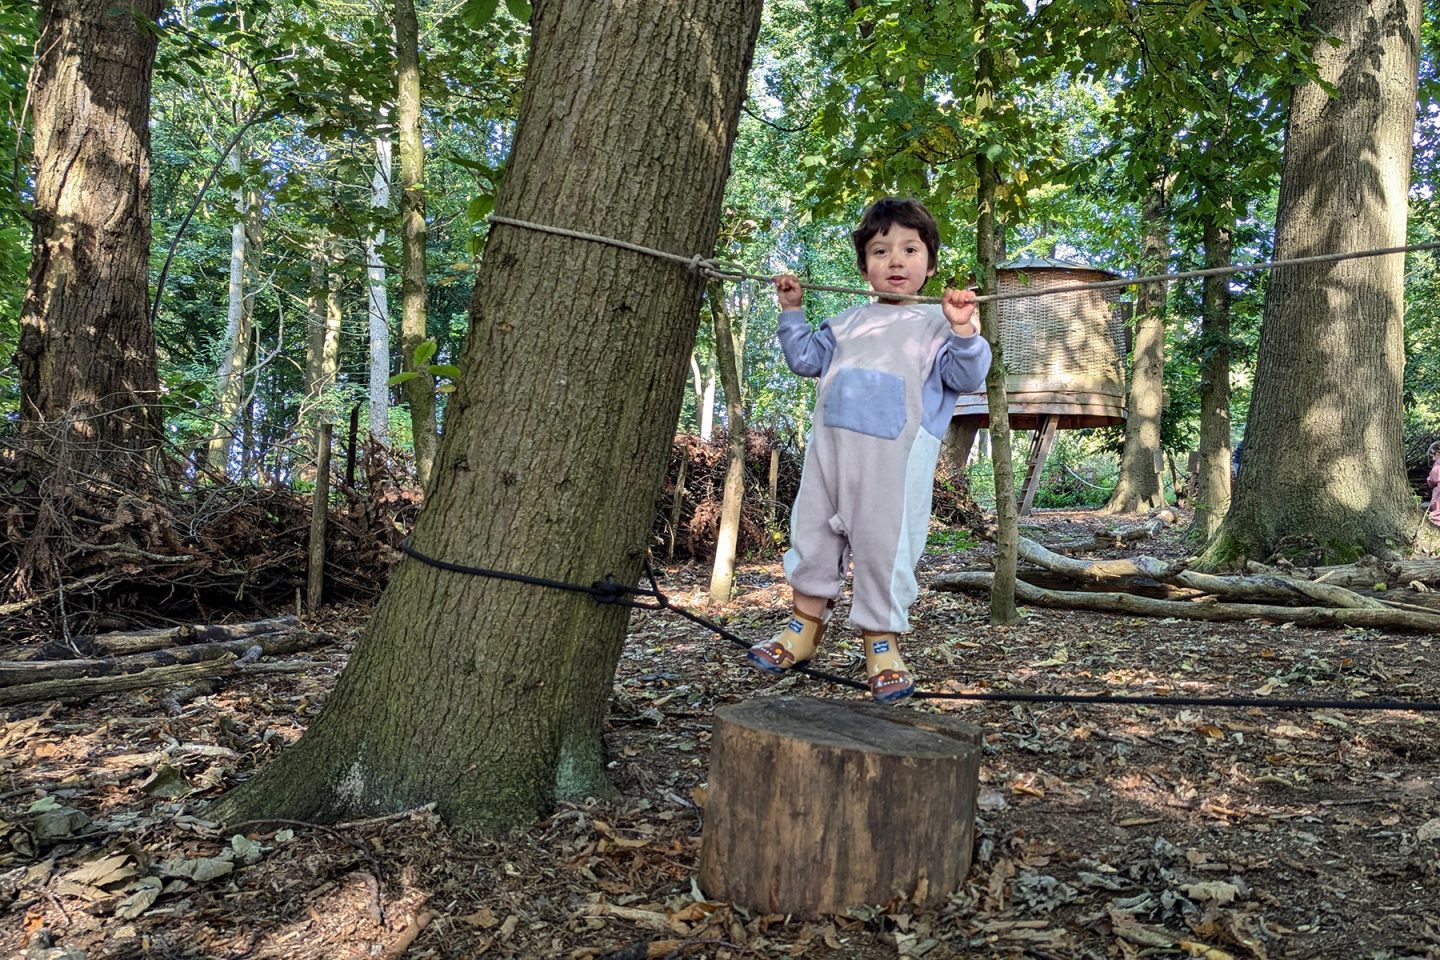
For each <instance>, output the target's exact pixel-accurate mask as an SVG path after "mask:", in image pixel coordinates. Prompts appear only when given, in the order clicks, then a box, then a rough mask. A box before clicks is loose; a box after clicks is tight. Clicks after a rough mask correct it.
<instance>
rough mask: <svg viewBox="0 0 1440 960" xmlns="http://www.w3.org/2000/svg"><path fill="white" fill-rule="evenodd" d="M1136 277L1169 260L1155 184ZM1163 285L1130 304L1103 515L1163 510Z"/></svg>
mask: <svg viewBox="0 0 1440 960" xmlns="http://www.w3.org/2000/svg"><path fill="white" fill-rule="evenodd" d="M1142 216H1143V218H1144V223H1145V240H1144V243H1145V249H1144V251H1143V253H1142V254H1141V263H1142V265H1143V269H1142V271H1141V272H1142V273H1163V272H1165V266H1166V263H1167V262H1168V261H1169V259H1170V239H1169V236H1170V234H1169V223H1168V221H1167V219H1166V213H1165V200H1164V187H1163V183H1162V182H1160V181H1157V182H1156V183H1155V185H1154V189H1153V190H1152V192H1151V194H1150V196H1149V197H1148V199H1147V200H1146V202H1145V210H1144V212H1143V214H1142ZM1167 289H1168V288H1167V285H1166V284H1163V283H1152V284H1146V285H1145V286H1143V287H1141V288H1140V290H1139V293H1137V294H1136V298H1135V362H1134V364H1133V365H1132V368H1131V374H1130V403H1129V409H1128V410H1127V416H1126V420H1125V449H1124V450H1123V452H1122V453H1121V454H1120V472H1119V475H1118V476H1117V477H1116V481H1115V489H1114V490H1113V491H1111V493H1110V499H1109V500H1108V501H1107V502H1106V504H1105V506H1104V507H1102V508H1101V511H1102V512H1103V513H1139V512H1142V511H1145V510H1153V509H1155V508H1156V507H1163V506H1165V490H1164V488H1163V487H1162V486H1161V483H1160V471H1159V470H1158V469H1156V465H1157V464H1158V463H1159V457H1160V418H1161V416H1162V409H1161V408H1162V406H1163V404H1164V397H1165V384H1164V379H1165V295H1166V291H1167Z"/></svg>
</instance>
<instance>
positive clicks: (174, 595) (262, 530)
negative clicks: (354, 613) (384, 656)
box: [0, 439, 419, 641]
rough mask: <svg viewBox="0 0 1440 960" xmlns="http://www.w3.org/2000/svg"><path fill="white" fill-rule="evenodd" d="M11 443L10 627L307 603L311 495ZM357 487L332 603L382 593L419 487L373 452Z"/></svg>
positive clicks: (10, 634)
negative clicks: (120, 466) (101, 464)
mask: <svg viewBox="0 0 1440 960" xmlns="http://www.w3.org/2000/svg"><path fill="white" fill-rule="evenodd" d="M56 449H57V448H56V447H55V446H54V445H51V446H50V447H47V448H46V449H44V450H38V449H33V448H28V447H26V446H25V445H24V444H23V443H22V442H20V441H17V440H13V439H12V440H8V441H6V442H5V445H4V448H3V450H0V571H4V573H3V575H0V637H5V638H8V639H11V640H14V641H21V640H27V639H29V638H32V637H36V636H43V637H69V636H71V635H72V634H80V633H90V632H95V631H97V630H104V629H111V628H121V627H131V626H139V625H145V624H157V623H165V622H170V623H174V622H176V621H208V620H211V619H213V618H215V617H217V616H220V615H223V614H243V615H263V614H269V613H272V612H274V611H277V610H283V609H293V608H294V606H295V602H296V592H297V590H299V589H301V588H303V586H304V584H305V558H306V552H305V548H306V538H307V536H308V531H309V525H310V495H309V494H308V493H299V492H296V491H294V490H292V489H290V488H289V487H284V486H278V485H272V486H265V487H256V486H241V485H235V484H228V483H224V482H216V480H215V478H209V477H203V476H202V477H196V476H195V475H194V473H193V472H191V473H189V474H188V475H187V473H186V471H185V468H184V467H183V465H177V464H176V463H175V462H173V461H171V462H161V463H156V464H148V463H142V462H140V461H132V462H130V463H129V465H128V467H127V471H128V472H127V473H126V474H124V475H123V476H121V475H117V474H116V473H114V472H110V473H105V474H101V473H100V472H98V471H95V470H93V469H92V470H90V471H88V472H82V471H81V470H78V469H71V468H70V467H69V465H68V464H67V463H66V462H65V460H64V457H63V452H62V453H60V454H58V455H57V452H56ZM367 460H368V470H367V473H368V481H367V483H366V484H365V486H364V488H363V489H358V490H357V489H351V488H347V487H345V485H344V484H340V485H339V491H338V492H337V494H336V495H335V497H334V500H333V501H332V504H333V506H332V510H331V515H330V521H329V531H328V534H327V537H326V541H327V545H326V549H327V561H326V578H325V579H326V583H325V599H326V601H327V602H337V601H349V600H360V601H365V600H370V599H373V598H374V597H376V596H377V595H378V594H379V591H380V589H381V588H382V587H383V586H384V583H385V580H386V578H387V576H388V572H389V569H390V567H391V565H392V564H393V563H394V562H395V560H396V559H397V557H398V551H397V549H396V548H397V546H398V544H399V542H400V539H401V538H402V536H403V533H402V531H403V530H406V529H408V528H409V527H410V525H411V524H412V523H413V521H414V517H415V515H416V513H417V512H418V510H419V492H418V491H417V490H416V489H415V488H414V486H413V484H409V483H407V482H405V478H403V477H401V476H398V475H397V473H396V468H393V467H390V466H387V465H386V462H385V460H384V458H382V457H379V456H370V457H368V458H367Z"/></svg>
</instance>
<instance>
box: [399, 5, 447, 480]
mask: <svg viewBox="0 0 1440 960" xmlns="http://www.w3.org/2000/svg"><path fill="white" fill-rule="evenodd" d="M418 44H419V28H418V27H417V25H416V22H415V0H395V53H396V60H397V62H398V64H399V68H398V71H397V74H398V93H397V97H396V111H395V120H396V139H397V140H398V142H399V143H398V145H399V148H400V311H401V312H400V362H401V367H402V369H404V370H407V371H414V372H415V374H416V376H415V377H413V378H411V379H410V380H407V381H405V384H404V388H403V389H404V391H405V400H406V402H407V403H408V404H409V406H410V432H411V433H412V434H413V435H414V438H415V472H416V474H417V475H418V476H419V479H420V486H421V487H428V486H429V485H430V474H431V470H432V468H433V466H434V463H435V448H436V446H438V441H437V438H436V436H435V378H434V377H432V376H431V375H430V373H429V371H428V369H426V370H422V369H420V368H419V367H418V366H417V365H416V363H415V349H416V348H417V347H419V346H420V344H422V343H424V342H425V319H426V315H427V310H426V304H425V232H426V231H425V144H424V142H423V141H422V140H421V138H420V50H419V46H418Z"/></svg>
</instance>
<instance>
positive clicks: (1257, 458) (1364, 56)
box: [1204, 0, 1420, 565]
mask: <svg viewBox="0 0 1440 960" xmlns="http://www.w3.org/2000/svg"><path fill="white" fill-rule="evenodd" d="M1306 19H1307V25H1308V26H1309V27H1311V28H1314V29H1316V30H1317V35H1319V36H1322V37H1324V38H1325V39H1322V40H1320V41H1318V42H1317V43H1316V44H1315V49H1314V57H1315V61H1316V68H1317V70H1318V71H1319V75H1320V77H1321V79H1322V80H1324V81H1325V82H1326V83H1328V84H1331V85H1333V86H1334V88H1335V89H1336V91H1337V96H1335V97H1334V98H1331V97H1329V96H1328V95H1327V94H1326V92H1325V90H1324V89H1323V88H1322V87H1321V86H1320V85H1319V84H1318V83H1305V84H1302V85H1300V86H1299V87H1298V88H1297V89H1296V90H1295V93H1294V96H1293V97H1292V99H1291V105H1290V118H1289V122H1288V123H1287V125H1286V135H1285V169H1284V172H1283V173H1282V175H1281V178H1280V201H1279V207H1278V209H1277V212H1276V224H1275V258H1276V259H1284V258H1288V257H1303V256H1306V255H1308V254H1318V253H1331V252H1340V251H1350V250H1363V249H1368V248H1373V247H1390V246H1398V245H1400V244H1403V243H1404V242H1405V227H1406V194H1407V192H1408V190H1409V183H1410V154H1411V133H1412V131H1413V129H1414V125H1415V85H1416V68H1417V63H1418V58H1419V54H1418V50H1419V30H1420V0H1385V2H1383V3H1382V2H1379V0H1318V2H1317V3H1316V4H1315V5H1314V6H1313V7H1312V8H1311V9H1310V12H1309V13H1308V14H1307V15H1306ZM1332 39H1334V40H1337V41H1338V45H1336V46H1332V45H1331V40H1332ZM1404 269H1405V263H1404V260H1403V258H1401V257H1385V258H1383V259H1365V260H1346V261H1340V262H1337V263H1326V264H1316V265H1312V266H1303V267H1282V268H1279V269H1277V270H1276V271H1275V272H1274V274H1273V275H1272V276H1271V279H1270V287H1269V290H1268V292H1267V294H1266V298H1265V318H1264V322H1263V325H1262V326H1261V330H1260V348H1259V354H1258V358H1257V360H1256V372H1255V392H1254V397H1253V399H1252V401H1251V406H1250V416H1249V418H1248V420H1247V423H1246V430H1245V463H1244V467H1243V468H1242V470H1241V471H1240V477H1239V480H1238V482H1237V484H1236V489H1235V494H1234V500H1233V503H1232V505H1231V508H1230V513H1229V514H1228V516H1227V517H1226V518H1225V522H1224V524H1222V526H1221V528H1220V531H1219V533H1218V534H1217V535H1216V538H1215V541H1214V542H1213V543H1212V545H1211V548H1210V549H1209V550H1208V551H1207V553H1206V556H1205V558H1204V559H1205V561H1206V562H1207V563H1209V564H1213V565H1224V564H1230V563H1234V562H1235V561H1236V560H1239V559H1242V558H1251V559H1264V558H1266V557H1268V556H1270V555H1271V554H1272V553H1275V552H1276V551H1277V550H1282V551H1283V550H1284V549H1286V548H1287V547H1289V546H1291V545H1294V546H1296V547H1298V548H1300V549H1302V550H1305V551H1306V552H1307V553H1310V554H1314V553H1318V554H1319V555H1320V556H1321V558H1322V560H1321V562H1344V561H1349V560H1353V559H1354V558H1355V557H1357V556H1359V555H1361V554H1363V553H1367V552H1368V553H1374V554H1376V555H1377V556H1383V555H1387V554H1393V553H1394V552H1395V551H1396V549H1397V548H1398V547H1401V546H1402V545H1404V544H1405V543H1406V542H1407V541H1408V539H1409V538H1410V537H1411V536H1412V535H1413V533H1414V528H1413V524H1414V520H1415V512H1416V511H1415V507H1414V503H1415V500H1414V495H1413V494H1412V493H1411V492H1410V491H1409V489H1408V488H1407V486H1406V482H1405V463H1404V457H1403V450H1402V443H1401V377H1402V373H1403V371H1404V368H1405V353H1404V341H1403V336H1402V334H1403V330H1402V321H1403V316H1404V282H1405V272H1404ZM1282 541H1283V542H1282Z"/></svg>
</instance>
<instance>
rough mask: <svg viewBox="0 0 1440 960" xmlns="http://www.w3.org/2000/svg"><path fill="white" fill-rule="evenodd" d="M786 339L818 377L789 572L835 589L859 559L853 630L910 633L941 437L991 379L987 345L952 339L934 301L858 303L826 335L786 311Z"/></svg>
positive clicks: (807, 586) (824, 593)
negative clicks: (960, 407)
mask: <svg viewBox="0 0 1440 960" xmlns="http://www.w3.org/2000/svg"><path fill="white" fill-rule="evenodd" d="M780 342H781V346H782V348H783V349H784V352H785V358H786V361H787V362H788V363H789V365H790V368H791V369H792V370H793V371H795V372H796V373H798V374H800V375H802V376H817V377H819V378H820V383H819V386H818V387H817V389H816V397H815V411H814V416H813V419H812V424H813V427H812V430H811V433H810V442H809V445H808V446H807V448H806V450H805V467H804V472H803V474H802V475H801V480H800V491H799V494H798V495H797V496H796V498H795V504H794V507H793V509H792V511H791V516H790V549H789V550H788V551H787V552H786V554H785V559H784V566H785V576H786V579H787V580H789V582H790V585H791V587H792V588H793V589H795V590H798V591H800V592H801V593H805V594H809V595H810V596H814V597H826V598H828V597H833V596H836V595H838V594H839V593H840V590H841V587H842V586H843V584H844V579H845V572H846V567H847V566H848V565H849V561H850V559H851V554H853V560H854V576H855V582H854V595H853V598H852V604H851V610H850V623H851V625H852V626H854V627H856V628H857V629H859V630H862V631H866V632H875V633H878V632H889V633H899V632H902V631H904V630H907V629H909V623H910V621H909V610H910V605H911V604H912V603H914V602H915V597H916V596H917V594H918V593H919V585H918V584H917V582H916V580H915V566H916V564H917V563H918V562H919V560H920V553H921V551H922V550H923V549H924V548H925V540H926V537H927V535H928V533H929V527H930V499H931V493H932V490H933V487H934V477H935V463H936V460H937V459H938V458H939V455H940V438H941V436H942V435H943V434H944V432H945V429H946V427H947V426H948V425H949V422H950V417H951V414H952V413H953V412H954V410H955V402H956V399H957V397H958V395H959V394H960V393H963V392H970V391H973V390H975V389H977V388H978V387H979V386H980V384H981V383H983V382H984V379H985V374H986V372H987V371H988V370H989V368H990V345H989V344H988V343H986V342H985V340H984V338H982V337H980V336H978V335H977V336H970V337H957V336H955V335H954V334H953V333H952V332H951V330H950V325H949V323H948V322H947V321H946V320H945V316H944V313H943V312H942V310H941V309H940V307H939V306H938V305H933V304H924V305H922V304H885V303H869V304H864V305H862V306H858V307H853V308H851V309H849V310H846V311H845V312H844V313H841V314H840V315H838V316H836V317H834V318H832V319H830V320H828V321H826V322H825V323H824V324H822V325H821V327H820V328H819V329H818V330H811V329H810V327H809V325H808V324H806V323H805V319H804V313H803V312H802V311H799V310H794V311H785V312H784V313H782V314H781V318H780Z"/></svg>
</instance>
